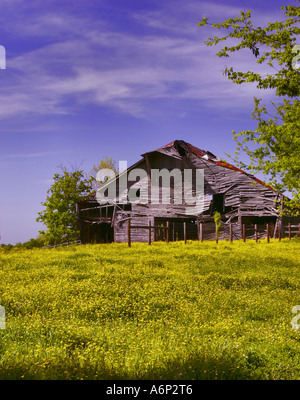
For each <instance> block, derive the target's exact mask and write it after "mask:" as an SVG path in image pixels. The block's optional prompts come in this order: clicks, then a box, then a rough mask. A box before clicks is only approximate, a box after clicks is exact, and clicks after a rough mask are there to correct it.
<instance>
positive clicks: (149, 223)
mask: <svg viewBox="0 0 300 400" xmlns="http://www.w3.org/2000/svg"><path fill="white" fill-rule="evenodd" d="M148 226H149V232H148V233H149V235H148V244H149V245H150V244H151V234H152V231H151V221H149V222H148Z"/></svg>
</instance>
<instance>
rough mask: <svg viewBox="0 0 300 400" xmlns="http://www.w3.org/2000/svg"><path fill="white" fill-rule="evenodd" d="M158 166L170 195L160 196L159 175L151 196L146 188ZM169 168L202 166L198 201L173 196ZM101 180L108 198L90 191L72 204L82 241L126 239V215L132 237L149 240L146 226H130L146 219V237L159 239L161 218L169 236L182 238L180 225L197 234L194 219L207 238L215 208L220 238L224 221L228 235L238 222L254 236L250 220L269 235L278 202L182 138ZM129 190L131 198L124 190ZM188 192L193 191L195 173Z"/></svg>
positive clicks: (238, 228)
mask: <svg viewBox="0 0 300 400" xmlns="http://www.w3.org/2000/svg"><path fill="white" fill-rule="evenodd" d="M163 170H164V171H168V172H169V173H170V175H169V182H170V198H169V199H168V201H167V202H166V201H164V193H167V192H163V190H164V185H165V183H163V182H162V180H163V179H162V178H161V179H160V186H159V190H158V192H156V194H155V196H156V198H155V196H154V198H155V201H153V193H150V192H151V190H152V192H153V182H152V181H151V180H153V171H160V172H161V171H163ZM174 170H176V171H177V172H178V171H181V173H182V176H184V171H186V170H190V171H192V172H195V171H196V170H201V171H203V174H204V175H203V176H204V181H203V184H204V193H203V201H202V203H201V207H200V206H199V207H197V206H194V205H193V206H190V205H189V204H187V203H186V202H185V198H184V196H183V201H178V198H176V196H177V197H178V190H176V187H175V184H174V182H175V178H174V175H173V174H172V171H174ZM137 171H139V173H138V172H137ZM141 172H143V173H141ZM170 177H171V178H170ZM124 182H125V183H126V185H125V186H124ZM110 185H111V186H110ZM106 186H107V187H106V190H107V191H108V190H109V187H114V188H115V189H116V197H115V198H114V201H112V202H110V203H109V204H100V203H99V201H98V200H99V199H98V200H97V196H96V194H93V195H90V196H89V197H87V198H86V199H84V201H82V202H80V203H79V204H78V207H77V219H78V227H79V230H80V238H79V239H80V240H81V241H82V243H103V242H104V243H105V242H126V241H127V234H128V232H127V226H128V221H130V223H131V225H132V226H133V228H131V238H132V241H133V242H147V241H148V240H149V229H144V228H134V227H138V226H140V227H147V226H149V223H150V224H151V227H152V228H153V229H151V230H150V232H151V240H152V241H159V240H165V237H166V230H165V229H160V228H159V227H166V226H167V223H168V226H169V232H168V235H169V240H170V241H176V240H183V233H184V231H183V230H184V226H185V232H186V238H187V239H198V238H199V226H200V225H201V234H202V235H203V238H204V240H211V239H214V238H215V223H214V220H213V215H214V213H215V211H218V212H219V213H220V214H221V216H222V226H221V228H220V239H222V238H228V235H229V226H230V225H231V232H232V235H233V239H239V238H241V237H242V227H243V224H244V225H245V227H246V232H245V235H246V237H248V238H253V237H254V227H255V226H256V231H257V232H258V236H259V237H265V235H266V224H268V226H269V233H270V235H271V236H275V234H276V232H277V228H278V226H279V224H280V222H281V219H280V217H279V215H278V206H279V205H280V202H281V201H282V198H281V196H280V194H279V193H278V192H276V191H275V190H273V189H272V188H271V187H269V186H267V185H266V184H264V183H263V182H262V181H260V180H259V179H257V178H255V177H254V176H253V175H250V174H248V173H246V172H244V171H242V170H240V169H238V168H236V167H235V166H233V165H231V164H229V163H227V162H224V161H221V160H219V159H218V158H217V157H216V156H215V155H213V154H212V153H210V152H209V151H204V150H201V149H199V148H198V147H195V146H192V145H191V144H189V143H186V142H185V141H183V140H175V141H173V142H172V143H170V144H168V145H166V146H163V147H161V148H159V149H157V150H154V151H149V152H146V153H144V154H142V158H141V160H140V161H138V162H137V163H136V164H134V165H132V166H131V167H129V168H128V169H127V170H126V171H125V172H122V173H121V174H119V175H118V176H116V178H114V179H112V180H110V181H109V183H108V184H107V185H106ZM121 187H122V190H121V189H120V188H121ZM124 187H126V190H124ZM145 189H146V191H145ZM180 190H181V188H180ZM130 191H131V193H135V199H134V201H133V200H132V199H130V196H128V193H129V192H130ZM192 192H193V194H194V195H195V174H193V180H192ZM150 194H151V195H152V196H150ZM180 200H181V199H180ZM187 210H188V211H187ZM184 222H185V224H183V223H184ZM154 227H156V228H154Z"/></svg>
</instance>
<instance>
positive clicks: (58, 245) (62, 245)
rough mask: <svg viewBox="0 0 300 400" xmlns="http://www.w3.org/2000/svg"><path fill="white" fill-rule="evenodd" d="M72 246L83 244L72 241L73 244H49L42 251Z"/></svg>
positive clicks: (78, 241)
mask: <svg viewBox="0 0 300 400" xmlns="http://www.w3.org/2000/svg"><path fill="white" fill-rule="evenodd" d="M70 244H81V240H72V241H71V242H65V243H59V244H49V245H48V246H43V247H42V249H49V248H54V247H69V246H70Z"/></svg>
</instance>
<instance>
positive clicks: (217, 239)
mask: <svg viewBox="0 0 300 400" xmlns="http://www.w3.org/2000/svg"><path fill="white" fill-rule="evenodd" d="M215 235H216V243H217V244H218V241H219V238H218V229H217V225H216V232H215Z"/></svg>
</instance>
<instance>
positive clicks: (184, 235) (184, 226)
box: [183, 221, 186, 244]
mask: <svg viewBox="0 0 300 400" xmlns="http://www.w3.org/2000/svg"><path fill="white" fill-rule="evenodd" d="M183 238H184V244H186V222H185V221H184V223H183Z"/></svg>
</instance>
